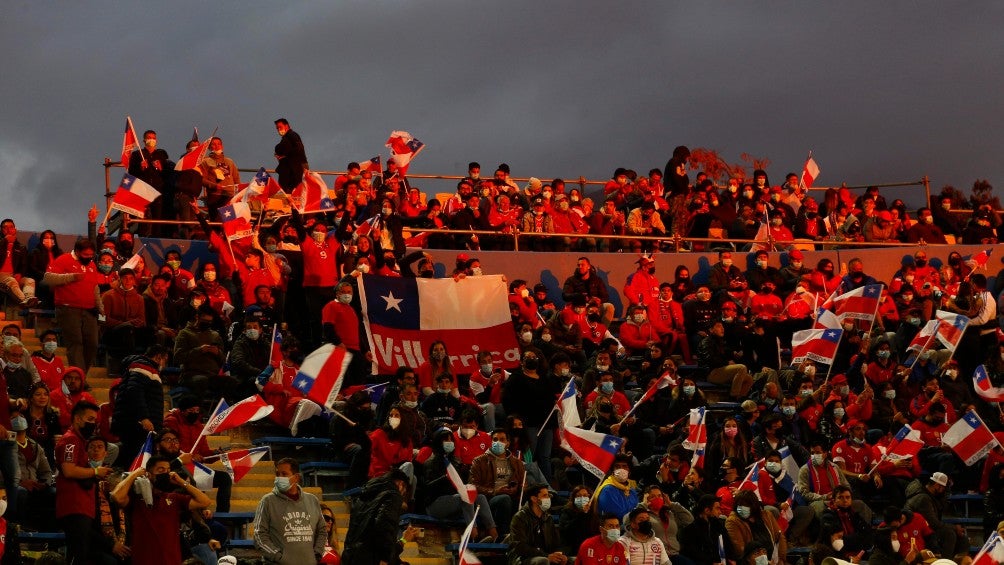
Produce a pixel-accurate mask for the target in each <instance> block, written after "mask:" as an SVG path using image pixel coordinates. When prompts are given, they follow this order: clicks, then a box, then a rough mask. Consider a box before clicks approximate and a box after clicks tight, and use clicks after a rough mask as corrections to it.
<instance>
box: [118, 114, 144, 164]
mask: <svg viewBox="0 0 1004 565" xmlns="http://www.w3.org/2000/svg"><path fill="white" fill-rule="evenodd" d="M140 150H141V147H140V145H139V138H138V137H136V128H134V127H133V125H132V118H130V117H129V116H126V125H125V133H124V134H122V158H121V159H120V161H119V162H120V163H121V164H122V166H123V167H128V166H129V158H130V157H132V152H133V151H140Z"/></svg>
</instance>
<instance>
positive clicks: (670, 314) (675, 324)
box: [648, 299, 686, 336]
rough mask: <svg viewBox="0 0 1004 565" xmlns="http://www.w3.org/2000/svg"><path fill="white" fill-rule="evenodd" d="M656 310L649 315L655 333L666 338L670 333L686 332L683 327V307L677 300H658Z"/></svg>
mask: <svg viewBox="0 0 1004 565" xmlns="http://www.w3.org/2000/svg"><path fill="white" fill-rule="evenodd" d="M655 308H656V309H655V310H654V311H652V312H649V313H648V317H649V321H651V322H652V326H654V327H655V332H656V333H657V334H659V335H660V336H664V335H666V334H668V333H670V332H686V329H685V328H684V326H683V305H682V304H680V303H679V302H677V301H675V300H662V299H660V300H656V301H655Z"/></svg>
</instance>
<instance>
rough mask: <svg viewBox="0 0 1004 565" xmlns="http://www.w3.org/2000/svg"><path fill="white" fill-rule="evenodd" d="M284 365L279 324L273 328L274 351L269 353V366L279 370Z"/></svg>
mask: <svg viewBox="0 0 1004 565" xmlns="http://www.w3.org/2000/svg"><path fill="white" fill-rule="evenodd" d="M279 363H282V332H281V331H279V324H276V325H274V326H272V349H271V350H269V352H268V364H269V365H271V366H273V367H276V368H278V367H279Z"/></svg>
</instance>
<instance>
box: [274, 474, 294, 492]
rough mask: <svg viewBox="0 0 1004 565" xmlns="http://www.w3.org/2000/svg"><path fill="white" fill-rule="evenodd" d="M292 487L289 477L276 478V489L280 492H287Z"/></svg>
mask: <svg viewBox="0 0 1004 565" xmlns="http://www.w3.org/2000/svg"><path fill="white" fill-rule="evenodd" d="M291 486H292V485H291V484H290V482H289V477H276V478H275V488H277V489H279V492H286V491H288V490H289V487H291Z"/></svg>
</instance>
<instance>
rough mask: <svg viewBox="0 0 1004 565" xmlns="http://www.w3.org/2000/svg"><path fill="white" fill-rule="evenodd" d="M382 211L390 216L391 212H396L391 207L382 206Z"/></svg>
mask: <svg viewBox="0 0 1004 565" xmlns="http://www.w3.org/2000/svg"><path fill="white" fill-rule="evenodd" d="M380 213H381V214H383V215H384V216H390V215H391V214H393V213H394V210H391V209H390V208H381V209H380Z"/></svg>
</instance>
